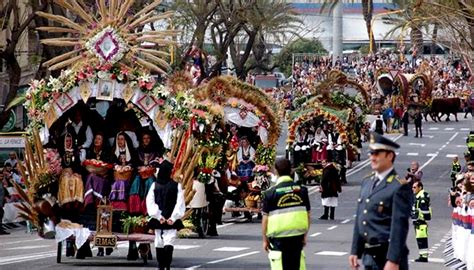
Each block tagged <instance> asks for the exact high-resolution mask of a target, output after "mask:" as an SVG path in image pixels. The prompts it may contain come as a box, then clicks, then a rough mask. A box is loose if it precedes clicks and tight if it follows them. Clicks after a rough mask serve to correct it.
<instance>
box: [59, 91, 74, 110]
mask: <svg viewBox="0 0 474 270" xmlns="http://www.w3.org/2000/svg"><path fill="white" fill-rule="evenodd" d="M56 105H58V108H59V109H60V110H61V112H65V111H67V110H68V109H69V108H71V106H72V105H74V100H72V98H71V97H70V96H69V95H68V94H67V93H63V94H62V95H61V96H59V98H58V99H57V100H56Z"/></svg>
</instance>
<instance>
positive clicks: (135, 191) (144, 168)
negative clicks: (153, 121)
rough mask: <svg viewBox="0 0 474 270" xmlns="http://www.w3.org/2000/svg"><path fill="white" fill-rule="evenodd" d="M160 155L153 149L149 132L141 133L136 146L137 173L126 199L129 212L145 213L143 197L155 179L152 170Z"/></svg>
mask: <svg viewBox="0 0 474 270" xmlns="http://www.w3.org/2000/svg"><path fill="white" fill-rule="evenodd" d="M160 158H161V155H160V154H159V153H158V152H157V151H156V150H155V149H154V147H153V143H152V140H151V135H150V133H148V132H146V133H143V135H142V138H141V142H140V146H139V148H138V175H137V176H136V177H135V179H134V180H133V183H132V185H131V188H130V197H129V200H128V210H129V212H130V214H132V215H133V214H142V215H146V213H147V212H146V203H145V198H146V195H147V194H148V190H149V189H150V187H151V184H153V182H154V181H155V179H154V175H153V172H154V171H155V167H154V166H156V165H157V163H158V162H159V159H160Z"/></svg>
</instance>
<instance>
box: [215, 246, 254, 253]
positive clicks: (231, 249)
mask: <svg viewBox="0 0 474 270" xmlns="http://www.w3.org/2000/svg"><path fill="white" fill-rule="evenodd" d="M246 249H250V248H248V247H221V248H215V249H213V250H214V251H222V252H239V251H243V250H246Z"/></svg>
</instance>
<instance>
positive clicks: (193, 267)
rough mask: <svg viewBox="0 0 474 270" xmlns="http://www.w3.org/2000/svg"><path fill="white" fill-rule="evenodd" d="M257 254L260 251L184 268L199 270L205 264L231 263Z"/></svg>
mask: <svg viewBox="0 0 474 270" xmlns="http://www.w3.org/2000/svg"><path fill="white" fill-rule="evenodd" d="M258 253H260V251H252V252H248V253H244V254H240V255H235V256H232V257H229V258H224V259H220V260H215V261H210V262H207V263H203V264H200V265H195V266H191V267H188V268H185V269H187V270H188V269H189V270H192V269H196V268H200V267H202V266H203V265H206V264H216V263H220V262H225V261H231V260H234V259H238V258H242V257H247V256H251V255H255V254H258Z"/></svg>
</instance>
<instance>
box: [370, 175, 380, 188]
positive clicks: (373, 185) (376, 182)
mask: <svg viewBox="0 0 474 270" xmlns="http://www.w3.org/2000/svg"><path fill="white" fill-rule="evenodd" d="M373 181H374V183H373V184H372V190H371V191H373V190H374V189H375V187H376V186H377V184H378V183H379V182H380V178H378V177H377V176H374V179H373Z"/></svg>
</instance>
